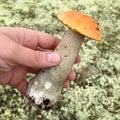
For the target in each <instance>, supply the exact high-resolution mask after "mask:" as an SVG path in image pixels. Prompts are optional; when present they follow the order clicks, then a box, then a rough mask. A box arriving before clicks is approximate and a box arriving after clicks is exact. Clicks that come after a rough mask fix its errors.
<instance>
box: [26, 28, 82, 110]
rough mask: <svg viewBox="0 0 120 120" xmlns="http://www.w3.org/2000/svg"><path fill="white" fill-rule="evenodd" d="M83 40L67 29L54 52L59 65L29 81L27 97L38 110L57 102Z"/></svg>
mask: <svg viewBox="0 0 120 120" xmlns="http://www.w3.org/2000/svg"><path fill="white" fill-rule="evenodd" d="M83 40H84V36H83V35H81V34H79V33H77V32H75V31H73V30H71V29H69V30H68V31H67V32H66V33H65V35H64V37H63V39H62V40H61V42H60V43H59V45H58V47H57V48H56V50H55V51H56V52H58V53H59V54H60V55H61V57H62V61H61V63H60V64H59V65H58V66H55V67H52V68H48V69H43V70H41V71H40V72H39V73H38V74H37V75H36V76H35V78H34V79H32V80H31V81H30V83H29V85H28V88H27V95H28V96H29V97H30V100H31V101H32V102H33V104H34V105H36V106H37V107H38V108H39V109H48V108H50V107H51V106H53V105H54V104H55V103H56V102H57V100H58V98H59V96H60V94H61V91H62V88H63V84H64V82H65V80H66V78H67V77H68V75H69V73H70V70H71V68H72V66H73V64H74V62H75V59H76V56H77V55H78V53H79V50H80V47H81V44H82V42H83Z"/></svg>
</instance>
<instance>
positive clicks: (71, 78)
mask: <svg viewBox="0 0 120 120" xmlns="http://www.w3.org/2000/svg"><path fill="white" fill-rule="evenodd" d="M75 78H76V73H75V71H74V70H71V71H70V74H69V76H68V79H69V80H70V81H72V80H74V79H75Z"/></svg>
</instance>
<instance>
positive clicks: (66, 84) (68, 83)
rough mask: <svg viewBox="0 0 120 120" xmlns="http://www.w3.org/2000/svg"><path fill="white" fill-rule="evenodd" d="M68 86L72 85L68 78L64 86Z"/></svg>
mask: <svg viewBox="0 0 120 120" xmlns="http://www.w3.org/2000/svg"><path fill="white" fill-rule="evenodd" d="M68 87H70V82H69V80H68V79H67V80H66V81H65V82H64V85H63V88H68Z"/></svg>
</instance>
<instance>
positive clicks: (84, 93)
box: [0, 0, 120, 120]
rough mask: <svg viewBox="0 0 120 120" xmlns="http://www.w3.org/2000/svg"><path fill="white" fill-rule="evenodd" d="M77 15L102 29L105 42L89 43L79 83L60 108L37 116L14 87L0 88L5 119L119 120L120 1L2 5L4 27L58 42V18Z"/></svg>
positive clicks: (9, 1) (27, 0)
mask: <svg viewBox="0 0 120 120" xmlns="http://www.w3.org/2000/svg"><path fill="white" fill-rule="evenodd" d="M71 9H73V10H78V11H81V12H82V13H85V14H88V15H91V16H92V17H94V18H95V19H96V20H97V21H98V22H99V24H100V26H101V28H102V31H103V41H102V42H101V43H96V42H94V41H91V40H89V39H88V38H87V39H86V41H85V42H84V44H83V45H82V49H81V51H80V55H81V59H82V60H81V63H80V64H78V65H75V66H74V69H75V70H76V72H77V78H76V81H75V82H72V84H71V87H70V88H69V89H64V91H63V93H62V95H61V99H60V101H59V103H58V105H57V106H56V107H55V108H53V109H52V110H50V111H42V112H39V111H36V110H35V109H34V108H33V107H31V106H30V105H29V103H27V101H26V100H25V99H24V98H23V97H22V96H21V95H20V94H19V92H17V91H16V90H15V89H14V88H11V87H9V86H6V87H3V86H0V95H1V98H0V101H1V102H0V119H1V120H16V119H17V120H39V119H41V120H119V119H120V65H119V63H120V20H119V17H120V2H119V0H109V1H107V0H97V1H96V0H92V1H88V0H84V1H82V0H75V1H73V0H58V1H57V0H50V1H49V0H44V1H43V0H1V1H0V11H1V12H0V25H1V26H11V27H26V28H29V29H33V30H38V31H43V32H47V33H50V34H52V35H54V36H57V37H60V38H61V36H62V35H63V33H64V32H65V31H66V28H65V27H63V25H62V24H61V23H60V22H59V21H58V20H57V18H56V16H57V14H59V13H61V12H63V11H67V10H71Z"/></svg>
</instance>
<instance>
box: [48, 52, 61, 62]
mask: <svg viewBox="0 0 120 120" xmlns="http://www.w3.org/2000/svg"><path fill="white" fill-rule="evenodd" d="M47 59H48V62H53V63H58V62H59V61H60V55H59V54H58V53H55V52H54V53H48V56H47Z"/></svg>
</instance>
